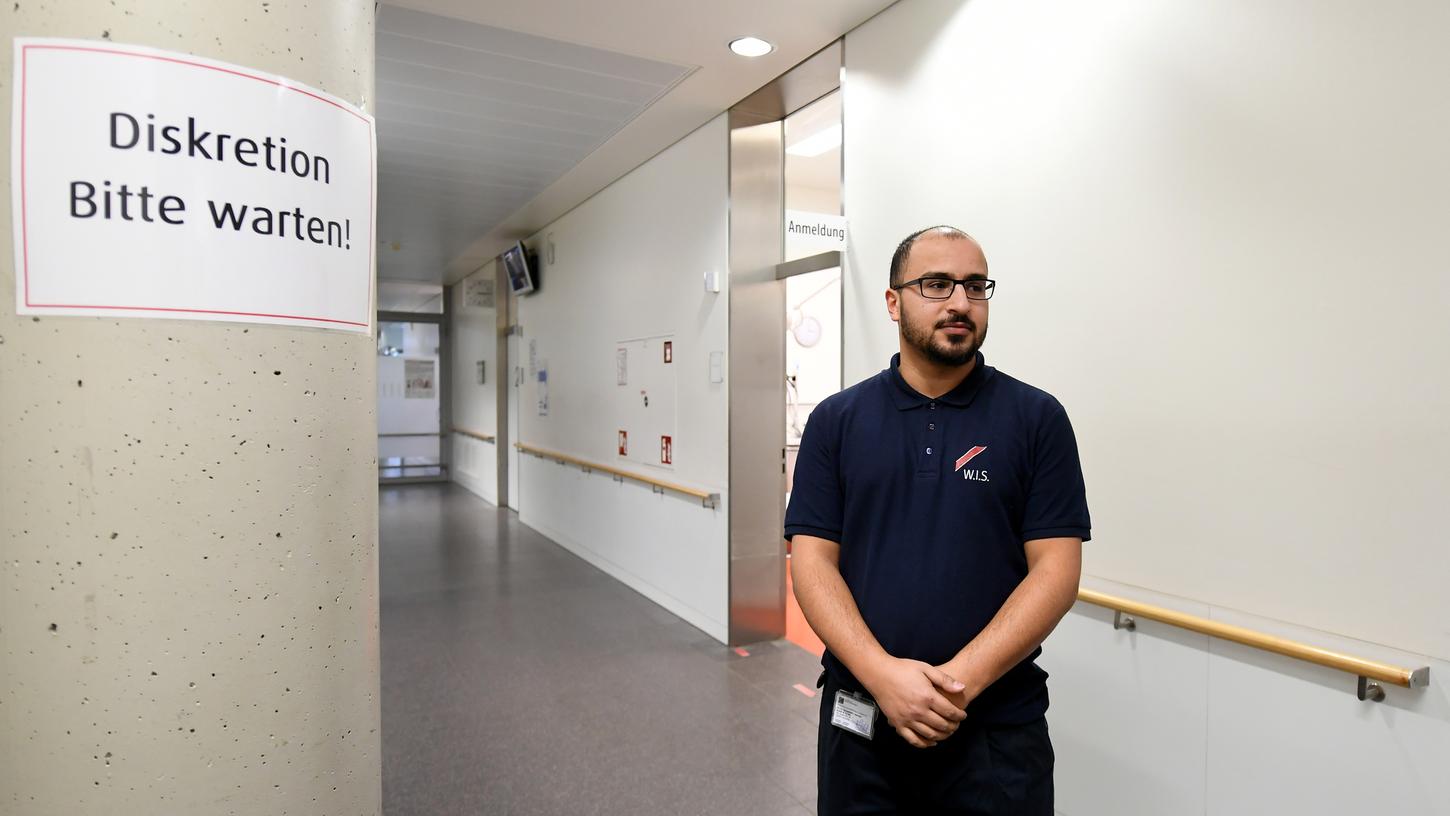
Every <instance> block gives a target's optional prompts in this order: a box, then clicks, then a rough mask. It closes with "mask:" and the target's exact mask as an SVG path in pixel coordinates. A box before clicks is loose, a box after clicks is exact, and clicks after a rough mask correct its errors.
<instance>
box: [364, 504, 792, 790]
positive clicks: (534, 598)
mask: <svg viewBox="0 0 1450 816" xmlns="http://www.w3.org/2000/svg"><path fill="white" fill-rule="evenodd" d="M380 530H381V533H380V541H381V543H380V574H381V583H382V591H381V597H382V633H383V638H382V641H383V651H382V655H383V697H382V700H383V804H384V812H385V813H386V814H387V816H424V815H425V814H426V815H427V816H432V815H433V814H452V813H458V814H464V813H466V814H529V815H530V816H546V815H547V814H560V816H563V814H569V816H585V814H631V815H632V816H648V815H649V814H661V815H662V816H663V814H670V816H681V815H682V814H702V815H709V816H714V815H715V814H719V815H720V816H727V814H729V815H733V814H741V815H744V814H750V815H751V816H755V815H756V814H763V815H765V816H775V815H776V814H781V816H785V815H786V814H806V813H814V812H815V795H816V788H815V745H816V716H817V703H818V701H817V700H814V699H810V698H808V697H806V696H805V695H803V694H801V693H800V692H799V691H797V690H796V689H795V688H794V685H795V684H797V683H800V684H802V685H805V686H807V687H808V688H814V686H815V680H816V676H817V674H819V672H820V668H819V663H818V662H817V660H816V658H815V656H814V655H811V654H809V653H808V652H806V651H804V650H802V649H800V648H799V647H797V646H795V645H793V644H791V643H788V642H786V641H775V642H772V643H764V644H756V645H753V646H750V647H748V648H747V651H748V652H749V653H750V655H749V656H748V657H742V656H740V655H738V654H736V653H735V652H734V650H732V649H729V648H726V647H725V646H722V645H720V644H719V643H717V642H716V641H714V640H712V639H711V638H709V637H707V636H706V635H704V634H703V633H701V632H700V631H699V630H698V629H695V628H694V627H692V626H690V625H689V624H687V623H685V622H683V621H681V620H680V619H679V618H676V617H675V616H674V615H672V614H670V613H669V612H666V611H664V610H663V609H661V608H660V607H659V606H656V605H655V604H654V603H652V602H650V601H648V600H646V599H645V598H644V597H642V596H640V595H638V594H636V593H635V592H634V591H633V590H631V589H629V588H628V587H626V586H624V585H623V584H621V583H619V582H618V581H616V580H614V579H613V578H611V577H609V576H608V575H605V574H604V573H602V572H600V571H599V570H597V569H595V568H594V567H592V566H590V565H589V564H587V563H585V562H584V561H582V560H580V559H579V558H577V557H575V556H574V555H572V554H570V553H568V552H566V551H565V550H563V549H562V548H560V547H558V546H556V545H554V544H553V543H552V542H550V541H548V540H547V539H545V538H544V537H543V536H541V535H539V534H538V533H536V532H534V531H533V530H530V529H529V528H527V527H525V526H523V525H521V524H519V523H518V521H517V517H516V516H515V515H514V514H513V513H511V512H507V511H499V510H498V509H497V508H495V507H494V506H493V505H491V504H488V503H486V502H484V501H482V500H480V499H478V498H476V497H474V496H473V495H472V494H470V493H467V492H466V491H464V490H462V489H461V488H457V487H453V486H451V485H415V486H406V487H390V488H385V489H384V490H383V491H382V495H381V501H380Z"/></svg>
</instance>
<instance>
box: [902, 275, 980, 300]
mask: <svg viewBox="0 0 1450 816" xmlns="http://www.w3.org/2000/svg"><path fill="white" fill-rule="evenodd" d="M908 286H914V287H916V291H918V292H920V293H921V296H922V297H924V298H926V299H927V300H946V299H947V298H949V297H951V296H952V292H953V290H955V289H956V288H957V287H958V286H961V287H962V291H963V292H966V294H967V298H968V299H969V300H991V299H992V293H993V292H994V291H996V289H997V282H996V281H994V280H990V279H988V278H968V279H967V280H954V279H952V278H917V279H916V280H909V281H907V282H905V283H898V284H897V285H895V286H893V287H891V288H892V289H905V288H906V287H908Z"/></svg>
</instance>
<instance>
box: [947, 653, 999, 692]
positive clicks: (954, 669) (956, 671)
mask: <svg viewBox="0 0 1450 816" xmlns="http://www.w3.org/2000/svg"><path fill="white" fill-rule="evenodd" d="M976 665H977V663H976V662H975V661H973V660H971V659H970V658H968V657H965V656H963V655H957V656H956V657H954V658H952V659H951V660H948V661H947V662H946V663H944V664H942V666H941V670H942V671H944V672H946V673H947V674H948V675H950V676H951V678H952V679H953V680H957V681H959V682H960V683H961V684H962V685H964V686H966V688H965V689H964V690H963V691H962V693H963V694H965V695H966V697H967V699H968V700H975V699H976V698H977V695H978V694H981V693H982V692H983V691H985V690H986V688H987V686H989V685H991V683H990V682H988V681H987V679H986V678H984V677H982V676H981V675H980V673H979V672H978V671H975V670H974V667H975V666H976Z"/></svg>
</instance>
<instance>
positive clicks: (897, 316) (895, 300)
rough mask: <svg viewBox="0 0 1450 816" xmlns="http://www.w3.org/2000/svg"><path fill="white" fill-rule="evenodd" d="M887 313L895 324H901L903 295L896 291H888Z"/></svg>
mask: <svg viewBox="0 0 1450 816" xmlns="http://www.w3.org/2000/svg"><path fill="white" fill-rule="evenodd" d="M886 313H887V314H888V315H890V316H891V321H892V322H893V323H900V322H901V293H900V292H897V291H896V290H895V289H887V290H886Z"/></svg>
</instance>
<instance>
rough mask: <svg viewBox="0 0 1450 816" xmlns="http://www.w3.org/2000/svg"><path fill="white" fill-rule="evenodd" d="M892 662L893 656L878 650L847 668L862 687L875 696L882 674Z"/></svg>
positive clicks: (883, 650)
mask: <svg viewBox="0 0 1450 816" xmlns="http://www.w3.org/2000/svg"><path fill="white" fill-rule="evenodd" d="M890 661H891V655H889V654H887V653H886V650H885V649H877V650H876V652H874V653H872V654H867V655H863V656H862V657H861V658H860V659H859V660H857V661H855V663H856V665H854V666H847V668H848V669H850V670H851V674H852V675H853V676H854V677H855V678H856V679H857V680H859V681H860V682H861V685H863V686H865V687H866V690H867V691H870V692H872V693H873V694H874V693H875V692H874V689H875V688H876V685H877V681H878V679H879V678H880V677H881V672H882V671H883V670H884V669H885V668H886V666H887V664H889V663H890Z"/></svg>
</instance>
